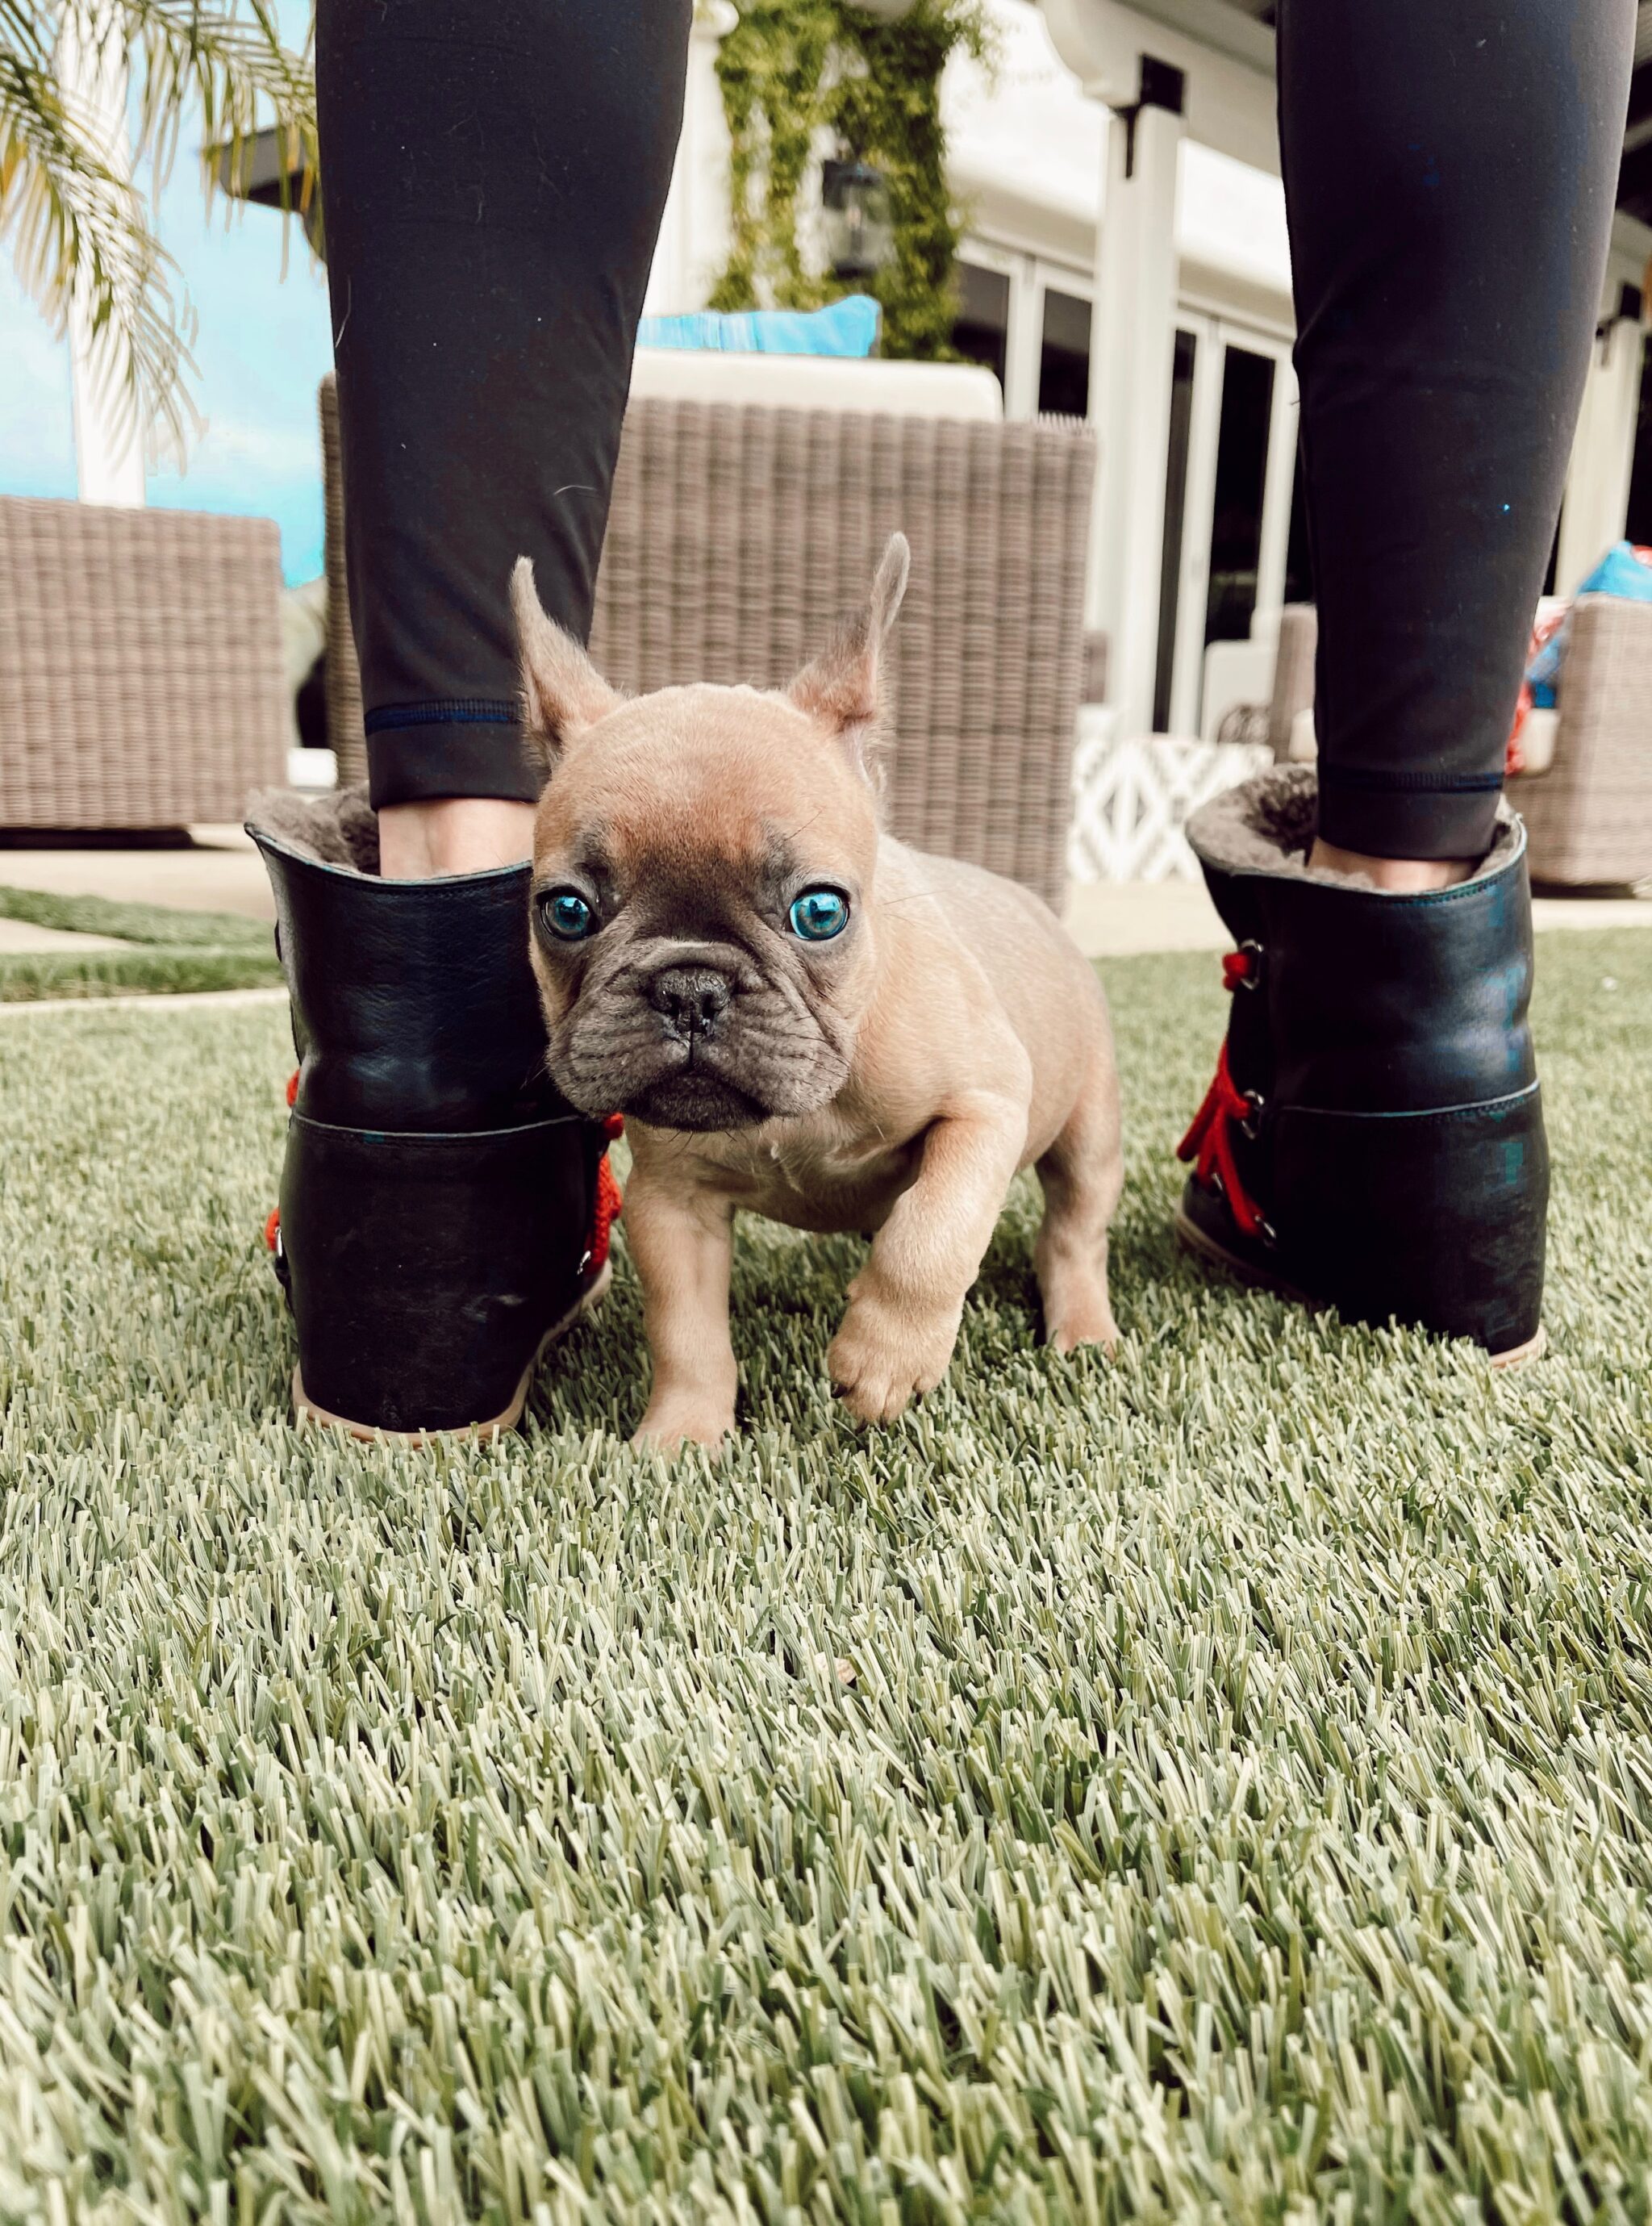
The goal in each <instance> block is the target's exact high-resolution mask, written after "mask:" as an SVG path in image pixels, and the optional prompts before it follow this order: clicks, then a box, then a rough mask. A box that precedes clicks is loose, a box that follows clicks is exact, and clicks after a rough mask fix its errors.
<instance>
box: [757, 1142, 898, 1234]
mask: <svg viewBox="0 0 1652 2226" xmlns="http://www.w3.org/2000/svg"><path fill="white" fill-rule="evenodd" d="M717 1141H718V1143H719V1145H720V1146H721V1149H720V1150H719V1151H718V1152H717V1154H716V1160H717V1164H718V1167H719V1171H720V1173H721V1174H722V1176H723V1178H724V1180H725V1181H726V1182H727V1183H728V1188H729V1190H730V1192H731V1194H732V1195H733V1197H734V1202H735V1204H736V1205H740V1206H743V1207H745V1208H746V1209H747V1211H748V1212H753V1213H762V1214H766V1215H767V1216H768V1218H769V1219H770V1220H772V1221H784V1222H785V1223H787V1224H790V1225H791V1227H792V1228H795V1229H813V1230H818V1231H822V1232H823V1233H829V1232H831V1231H837V1230H873V1229H876V1228H877V1227H878V1226H879V1225H880V1223H881V1222H882V1221H883V1220H884V1218H886V1215H887V1213H888V1212H889V1209H890V1207H891V1206H892V1205H893V1204H894V1202H895V1200H896V1199H898V1198H899V1196H900V1194H901V1192H902V1191H904V1190H905V1189H907V1188H909V1187H910V1186H911V1184H912V1180H913V1179H914V1177H915V1176H916V1174H917V1173H918V1159H919V1155H920V1154H921V1152H922V1148H923V1140H922V1138H921V1136H915V1137H913V1138H912V1139H911V1140H910V1141H909V1142H905V1143H901V1144H893V1145H892V1144H888V1143H886V1142H884V1141H883V1140H882V1138H880V1137H878V1136H874V1135H865V1134H851V1133H849V1132H848V1131H847V1130H845V1129H842V1127H841V1126H839V1125H838V1124H837V1123H830V1124H824V1123H791V1122H773V1123H769V1124H768V1125H767V1126H766V1127H765V1128H764V1129H759V1130H758V1131H757V1132H756V1133H755V1134H754V1135H752V1136H751V1137H749V1139H748V1138H747V1137H743V1136H742V1137H740V1138H735V1137H734V1136H726V1137H720V1138H719V1139H718V1140H717Z"/></svg>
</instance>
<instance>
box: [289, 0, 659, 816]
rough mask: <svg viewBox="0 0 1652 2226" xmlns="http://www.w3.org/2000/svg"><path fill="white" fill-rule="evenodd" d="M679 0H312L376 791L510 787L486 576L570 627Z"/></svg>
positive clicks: (426, 793)
mask: <svg viewBox="0 0 1652 2226" xmlns="http://www.w3.org/2000/svg"><path fill="white" fill-rule="evenodd" d="M691 14H692V5H691V0H321V4H320V6H319V8H318V10H317V11H316V48H315V81H316V94H317V99H318V103H319V107H320V120H321V144H322V146H323V148H324V149H325V150H326V151H325V154H324V156H323V169H324V186H323V193H324V197H325V207H324V219H325V222H326V226H327V281H328V285H329V288H330V290H331V293H332V299H333V350H334V359H335V361H336V364H337V366H338V375H339V425H340V448H341V450H342V454H343V461H344V489H345V518H346V558H347V562H348V566H349V574H350V614H351V619H352V621H353V629H354V633H355V637H356V648H357V651H358V653H359V657H360V660H361V679H362V695H363V701H364V703H365V706H366V713H367V761H368V768H369V775H370V780H371V787H372V800H373V803H374V804H375V805H384V804H405V803H411V802H414V801H416V800H418V799H421V798H428V797H440V796H503V797H519V798H526V799H527V800H528V801H530V802H531V801H532V800H533V798H535V797H536V796H537V794H538V792H539V777H538V775H537V773H536V771H535V769H534V768H533V767H532V766H531V765H530V764H529V763H528V762H527V760H526V759H525V758H524V754H523V752H522V749H521V746H520V742H519V739H518V731H517V723H516V722H517V697H518V685H519V684H518V675H517V660H516V646H515V641H514V638H513V635H512V632H511V613H510V606H509V601H508V599H507V595H506V588H507V584H508V582H509V580H510V576H511V565H512V564H513V563H515V562H516V560H517V558H518V556H523V555H524V554H525V555H527V556H531V557H532V559H533V562H534V570H535V574H536V576H537V581H538V585H539V595H540V600H541V601H543V604H544V606H545V608H546V609H547V610H548V611H550V614H551V615H552V616H553V617H554V618H557V619H560V620H562V624H563V625H564V626H568V627H569V628H571V629H572V631H573V632H575V633H577V634H578V635H579V637H580V639H581V640H583V639H585V637H586V635H587V633H588V632H589V629H590V624H591V599H592V591H593V588H594V583H595V580H596V565H597V558H598V556H600V553H601V549H602V534H603V529H604V527H605V526H606V525H607V518H608V492H609V487H610V485H611V483H612V480H613V461H614V453H615V450H616V449H617V448H618V446H619V423H620V419H621V417H623V416H624V414H625V407H626V391H627V389H628V387H629V385H630V383H631V356H632V345H633V343H634V341H635V339H636V334H637V321H638V319H639V316H640V315H641V314H642V305H643V292H644V289H645V286H646V285H647V283H648V270H649V264H650V262H651V259H652V257H653V252H654V240H655V236H656V234H657V233H658V230H659V221H660V213H661V211H662V209H663V208H664V204H665V191H666V188H667V187H668V186H669V184H670V177H671V161H672V157H673V156H674V155H675V153H676V151H677V131H678V129H679V126H680V125H681V123H682V119H683V77H684V73H685V70H686V65H687V54H688V36H689V20H690V16H691Z"/></svg>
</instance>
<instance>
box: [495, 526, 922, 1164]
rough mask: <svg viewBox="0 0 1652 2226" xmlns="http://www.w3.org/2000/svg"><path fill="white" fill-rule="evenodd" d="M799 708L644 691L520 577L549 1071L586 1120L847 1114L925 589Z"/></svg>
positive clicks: (845, 646)
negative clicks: (888, 749)
mask: <svg viewBox="0 0 1652 2226" xmlns="http://www.w3.org/2000/svg"><path fill="white" fill-rule="evenodd" d="M904 584H905V543H904V542H900V543H899V546H898V548H897V545H896V544H891V551H890V554H889V556H886V559H885V563H884V566H883V567H882V569H880V574H879V583H878V587H877V588H874V601H873V606H872V607H871V608H870V609H869V610H868V611H867V613H866V614H863V616H862V617H861V620H858V621H856V623H855V626H851V627H850V628H849V629H848V631H847V632H846V633H845V634H844V635H843V637H842V639H841V640H840V642H839V643H838V644H837V645H836V646H835V647H834V648H833V650H831V651H830V652H828V653H827V655H826V656H825V657H823V658H821V659H820V660H818V661H817V662H816V664H815V665H810V666H809V667H808V668H806V670H805V671H804V672H803V673H801V674H799V676H798V677H797V680H796V681H794V682H793V684H792V685H791V688H790V689H789V690H786V691H785V693H780V694H759V693H758V692H757V691H756V690H752V689H747V688H715V687H708V686H702V687H689V688H673V689H667V690H662V691H661V692H660V693H658V695H654V696H641V697H638V698H636V699H634V700H629V701H628V700H626V699H624V698H622V697H620V696H616V695H615V694H614V693H613V690H610V689H609V688H608V687H607V684H605V683H604V682H603V681H602V680H601V679H600V677H599V676H598V675H597V673H596V672H595V671H594V668H593V667H592V666H591V665H590V664H589V662H588V659H587V658H585V656H584V653H583V652H582V651H581V650H580V649H579V648H578V646H576V645H575V643H574V642H573V641H572V640H571V639H569V637H568V636H567V635H565V634H563V633H561V632H560V630H559V629H557V628H555V627H553V626H551V625H550V622H549V621H548V620H546V619H545V618H544V616H543V613H542V612H541V611H540V610H539V607H538V604H537V600H536V599H535V598H534V596H533V588H532V582H531V574H529V573H528V571H527V568H526V566H525V565H518V570H517V577H516V580H515V581H514V582H513V595H514V599H515V601H516V607H517V618H518V628H519V631H520V633H521V637H522V646H523V666H524V696H525V703H526V711H527V725H528V730H529V732H530V734H531V735H534V736H535V737H536V738H537V740H538V741H539V743H540V746H541V747H542V748H543V750H544V752H545V754H546V756H547V758H548V760H550V765H551V779H550V783H549V785H547V787H546V790H545V792H544V794H543V798H542V799H541V802H540V805H539V813H538V818H537V824H536V830H535V841H534V878H533V921H532V938H533V943H532V948H533V963H534V970H535V972H536V974H537V976H538V981H539V987H540V994H541V997H542V1000H543V1005H544V1011H545V1018H546V1023H547V1027H548V1032H549V1038H550V1071H551V1073H552V1075H553V1077H554V1078H555V1079H556V1084H557V1086H558V1088H559V1089H560V1090H561V1091H562V1093H563V1095H564V1096H565V1097H567V1098H568V1099H569V1101H570V1103H573V1104H575V1106H577V1107H578V1108H579V1109H580V1110H581V1112H585V1113H588V1114H591V1115H593V1116H601V1115H603V1114H607V1113H612V1112H615V1111H619V1112H624V1113H627V1114H631V1115H633V1116H636V1117H637V1118H638V1119H640V1120H643V1121H646V1122H649V1123H653V1124H654V1125H656V1126H658V1127H662V1128H668V1129H696V1130H704V1129H734V1128H740V1127H743V1126H746V1125H748V1124H750V1123H756V1122H761V1121H765V1120H768V1119H771V1118H774V1117H778V1116H797V1115H802V1114H807V1113H810V1112H812V1111H814V1110H816V1109H817V1108H818V1107H820V1106H822V1105H824V1104H825V1103H828V1102H829V1100H830V1099H831V1098H832V1097H835V1096H836V1094H837V1092H838V1091H840V1090H841V1089H842V1086H843V1084H844V1082H845V1080H846V1079H847V1078H848V1072H849V1065H850V1060H851V1058H852V1055H853V1050H854V1043H855V1029H856V1026H857V1024H858V1021H859V1020H860V1017H861V1013H862V1012H863V1010H864V1009H865V1005H866V1002H867V995H868V994H869V989H870V985H871V981H872V976H873V959H874V921H873V918H872V902H871V900H872V894H873V886H874V874H875V870H876V861H877V839H878V838H877V811H876V798H875V793H874V787H873V784H872V782H871V780H870V779H869V778H868V774H867V743H868V740H869V738H870V736H871V735H872V733H873V731H874V728H875V724H876V717H877V703H876V666H877V656H878V650H879V647H880V644H881V640H882V636H883V633H884V631H885V629H886V626H887V625H888V622H889V620H890V619H891V618H892V617H893V609H894V607H895V605H896V604H897V603H898V601H899V592H900V588H902V587H903V586H904Z"/></svg>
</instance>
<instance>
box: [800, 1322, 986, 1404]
mask: <svg viewBox="0 0 1652 2226" xmlns="http://www.w3.org/2000/svg"><path fill="white" fill-rule="evenodd" d="M962 1312H963V1308H962V1307H951V1308H950V1309H948V1310H945V1311H938V1312H933V1313H918V1312H917V1311H915V1310H913V1309H912V1308H910V1307H898V1306H894V1305H893V1304H891V1303H890V1301H887V1300H886V1299H883V1298H880V1297H877V1296H874V1294H872V1293H871V1292H868V1291H862V1292H861V1293H860V1294H858V1295H857V1296H856V1297H854V1298H852V1299H851V1300H850V1301H849V1307H848V1313H846V1314H845V1315H844V1317H843V1320H842V1326H841V1327H840V1328H839V1330H838V1332H837V1335H836V1337H835V1338H834V1339H832V1343H831V1350H830V1351H829V1353H828V1354H827V1356H826V1364H827V1366H828V1367H829V1369H830V1371H831V1377H832V1383H833V1385H834V1387H835V1389H836V1392H837V1395H838V1396H839V1398H841V1399H842V1402H843V1403H844V1405H845V1406H846V1407H847V1408H848V1410H849V1412H850V1414H851V1415H854V1416H855V1419H856V1420H857V1421H862V1422H893V1421H894V1419H895V1417H896V1415H899V1413H900V1412H901V1410H902V1409H903V1408H904V1407H905V1405H906V1403H907V1402H908V1400H910V1399H911V1398H912V1396H913V1394H914V1393H916V1392H921V1391H932V1390H934V1389H935V1387H936V1385H937V1383H939V1382H940V1380H941V1378H942V1377H944V1375H945V1374H946V1371H947V1365H948V1364H949V1362H950V1360H951V1358H952V1348H953V1346H954V1345H956V1343H957V1341H958V1318H959V1315H960V1314H961V1313H962Z"/></svg>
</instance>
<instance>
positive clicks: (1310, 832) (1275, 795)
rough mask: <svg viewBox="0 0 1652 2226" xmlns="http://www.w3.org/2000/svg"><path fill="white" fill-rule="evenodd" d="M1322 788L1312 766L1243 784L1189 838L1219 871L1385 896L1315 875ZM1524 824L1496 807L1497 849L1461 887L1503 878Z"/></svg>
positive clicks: (1357, 878)
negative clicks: (1311, 857)
mask: <svg viewBox="0 0 1652 2226" xmlns="http://www.w3.org/2000/svg"><path fill="white" fill-rule="evenodd" d="M1318 803H1319V784H1318V778H1317V776H1316V775H1315V773H1314V771H1313V768H1312V766H1277V767H1275V769H1274V771H1273V772H1272V773H1258V774H1257V775H1256V777H1255V779H1253V780H1245V781H1241V782H1240V784H1239V785H1238V787H1237V788H1229V789H1225V790H1224V791H1223V793H1222V794H1221V795H1220V796H1215V797H1212V798H1211V799H1210V802H1209V803H1208V804H1202V805H1200V806H1199V808H1198V811H1196V812H1194V813H1193V815H1192V817H1191V818H1190V819H1189V821H1188V823H1187V839H1188V841H1189V842H1190V843H1191V844H1192V846H1193V848H1194V849H1195V850H1196V851H1197V852H1198V855H1199V856H1200V857H1201V858H1202V859H1203V860H1204V861H1205V862H1206V863H1207V864H1209V865H1211V866H1214V867H1216V868H1217V870H1218V871H1219V872H1223V873H1229V874H1278V875H1280V876H1281V877H1282V878H1284V879H1286V880H1289V881H1323V882H1325V884H1326V885H1327V886H1329V887H1334V888H1344V889H1363V890H1365V891H1367V892H1368V893H1369V894H1372V895H1386V894H1390V892H1388V891H1385V890H1379V889H1378V888H1377V886H1376V882H1375V881H1372V880H1371V879H1370V877H1369V874H1333V873H1331V872H1328V871H1327V870H1326V869H1325V868H1324V867H1316V868H1314V869H1313V870H1312V872H1310V870H1309V868H1308V852H1309V850H1310V849H1312V844H1313V836H1314V828H1315V823H1316V821H1317V818H1318ZM1520 842H1521V824H1520V821H1519V819H1518V818H1517V817H1516V816H1515V813H1514V812H1513V811H1511V810H1510V809H1509V805H1508V803H1507V802H1506V801H1504V802H1502V803H1500V804H1499V805H1498V806H1497V831H1496V836H1494V838H1493V840H1492V844H1491V848H1490V849H1489V850H1488V851H1487V852H1486V855H1485V856H1484V858H1482V859H1481V861H1480V862H1479V864H1478V865H1477V867H1476V868H1475V869H1474V871H1473V873H1472V874H1470V876H1469V879H1468V881H1463V882H1458V884H1457V886H1458V887H1460V888H1466V887H1469V886H1470V885H1471V883H1472V882H1475V881H1483V880H1484V879H1486V878H1487V877H1488V876H1489V875H1490V874H1495V873H1497V872H1500V871H1501V869H1502V868H1503V867H1504V866H1506V865H1507V864H1508V863H1509V860H1510V859H1511V858H1512V857H1514V856H1515V854H1516V853H1517V851H1518V850H1519V848H1520Z"/></svg>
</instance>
